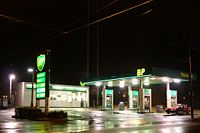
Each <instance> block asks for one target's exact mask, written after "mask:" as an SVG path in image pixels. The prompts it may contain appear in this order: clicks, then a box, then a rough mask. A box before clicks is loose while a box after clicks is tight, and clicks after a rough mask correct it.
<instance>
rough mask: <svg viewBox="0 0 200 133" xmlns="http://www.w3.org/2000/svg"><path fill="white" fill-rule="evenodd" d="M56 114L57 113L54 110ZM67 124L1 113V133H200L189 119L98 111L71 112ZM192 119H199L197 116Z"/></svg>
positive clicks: (11, 111) (197, 123) (198, 126)
mask: <svg viewBox="0 0 200 133" xmlns="http://www.w3.org/2000/svg"><path fill="white" fill-rule="evenodd" d="M57 110H58V109H57ZM65 111H67V112H68V121H66V122H59V121H54V122H50V121H30V120H26V119H15V118H12V116H13V115H14V109H7V110H0V132H7V133H20V132H22V133H23V132H27V133H50V132H53V133H63V132H64V133H65V132H66V133H67V132H88V133H104V132H107V133H154V132H162V133H171V132H176V133H189V132H197V131H200V120H198V119H196V120H195V121H191V118H190V115H174V114H172V115H166V114H165V113H145V114H138V113H135V112H132V111H98V110H95V109H81V108H73V109H67V110H65ZM195 118H199V115H198V113H196V114H195Z"/></svg>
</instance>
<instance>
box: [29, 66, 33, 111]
mask: <svg viewBox="0 0 200 133" xmlns="http://www.w3.org/2000/svg"><path fill="white" fill-rule="evenodd" d="M28 72H29V73H32V88H31V107H33V90H34V69H33V68H29V69H28Z"/></svg>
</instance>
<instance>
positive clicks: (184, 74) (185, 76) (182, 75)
mask: <svg viewBox="0 0 200 133" xmlns="http://www.w3.org/2000/svg"><path fill="white" fill-rule="evenodd" d="M180 76H181V78H189V74H188V73H186V72H181V74H180ZM191 78H193V75H191Z"/></svg>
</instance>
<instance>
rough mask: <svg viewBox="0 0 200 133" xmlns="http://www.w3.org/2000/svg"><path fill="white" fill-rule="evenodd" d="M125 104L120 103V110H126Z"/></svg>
mask: <svg viewBox="0 0 200 133" xmlns="http://www.w3.org/2000/svg"><path fill="white" fill-rule="evenodd" d="M124 106H125V105H124V103H123V102H120V103H119V110H124Z"/></svg>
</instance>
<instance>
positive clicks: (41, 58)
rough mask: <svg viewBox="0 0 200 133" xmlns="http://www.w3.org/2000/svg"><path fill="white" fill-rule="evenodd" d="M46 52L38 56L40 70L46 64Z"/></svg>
mask: <svg viewBox="0 0 200 133" xmlns="http://www.w3.org/2000/svg"><path fill="white" fill-rule="evenodd" d="M45 61H46V58H45V54H41V55H39V56H38V57H37V68H38V70H39V71H42V70H43V68H44V66H45Z"/></svg>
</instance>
